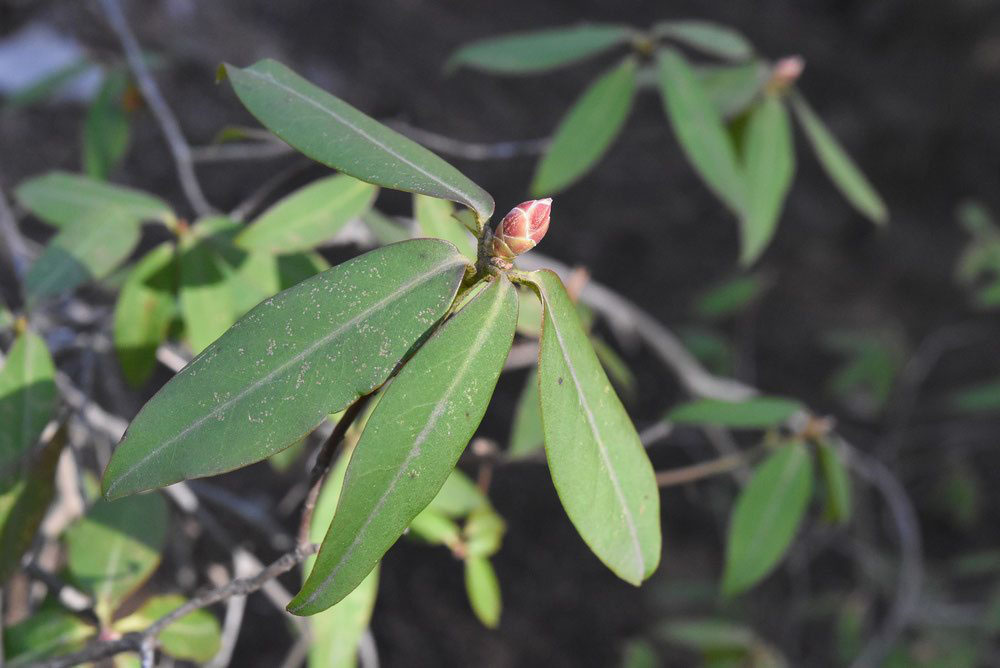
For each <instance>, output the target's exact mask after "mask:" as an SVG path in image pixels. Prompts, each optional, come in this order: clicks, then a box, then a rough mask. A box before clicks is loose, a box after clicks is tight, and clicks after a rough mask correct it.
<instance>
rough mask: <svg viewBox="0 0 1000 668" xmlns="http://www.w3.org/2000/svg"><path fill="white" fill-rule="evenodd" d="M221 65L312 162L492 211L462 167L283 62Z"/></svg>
mask: <svg viewBox="0 0 1000 668" xmlns="http://www.w3.org/2000/svg"><path fill="white" fill-rule="evenodd" d="M224 67H225V70H226V74H228V76H229V79H230V81H232V84H233V89H234V90H235V91H236V94H237V95H238V96H239V98H240V100H241V101H242V102H243V104H244V105H245V106H246V108H247V109H248V110H249V111H250V113H251V114H253V115H254V116H255V117H256V118H257V120H259V121H260V122H261V123H262V124H263V125H264V126H265V127H266V128H267V129H268V130H270V131H271V132H273V133H274V134H276V135H277V136H278V137H280V138H281V139H283V140H285V141H286V142H288V143H289V144H291V145H292V146H293V147H294V148H296V149H298V150H299V151H301V152H302V153H304V154H305V155H307V156H309V157H310V158H312V159H313V160H316V161H317V162H321V163H323V164H324V165H326V166H328V167H332V168H334V169H337V170H340V171H341V172H344V173H345V174H349V175H351V176H353V177H355V178H357V179H361V180H362V181H367V182H368V183H374V184H375V185H379V186H383V187H386V188H392V189H393V190H405V191H406V192H414V193H421V194H424V195H430V196H432V197H440V198H442V199H448V200H452V201H454V202H459V203H461V204H465V205H466V206H468V207H469V208H471V209H473V210H474V211H475V212H476V214H477V215H478V217H479V219H480V220H481V221H486V220H489V218H490V216H491V215H492V214H493V207H494V204H493V198H492V197H490V195H489V193H487V192H486V191H485V190H483V189H482V188H480V187H479V186H477V185H476V184H475V183H473V182H472V181H470V180H469V179H468V178H467V177H466V176H464V175H463V174H462V173H461V172H459V171H458V170H457V169H455V168H454V167H452V166H451V165H449V164H448V163H447V162H445V161H444V160H442V159H441V158H439V157H438V156H436V155H434V154H433V153H431V152H430V151H428V150H427V149H425V148H424V147H423V146H420V145H419V144H417V143H416V142H414V141H412V140H410V139H408V138H406V137H404V136H403V135H401V134H399V133H398V132H396V131H395V130H391V129H389V128H387V127H386V126H384V125H382V124H381V123H379V122H378V121H376V120H375V119H373V118H370V117H369V116H366V115H365V114H363V113H361V112H360V111H358V110H357V109H355V108H354V107H352V106H351V105H349V104H347V103H346V102H344V101H343V100H340V99H338V98H336V97H334V96H333V95H330V94H329V93H327V92H326V91H324V90H322V89H321V88H318V87H316V86H314V85H313V84H311V83H309V82H308V81H306V80H305V79H303V78H302V77H300V76H299V75H298V74H296V73H295V72H293V71H292V70H290V69H288V68H287V67H285V66H284V65H282V64H281V63H279V62H277V61H274V60H261V61H259V62H257V63H256V64H255V65H253V66H251V67H247V68H239V67H233V66H232V65H225V66H224Z"/></svg>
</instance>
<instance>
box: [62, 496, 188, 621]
mask: <svg viewBox="0 0 1000 668" xmlns="http://www.w3.org/2000/svg"><path fill="white" fill-rule="evenodd" d="M167 519H168V517H167V504H166V502H165V501H164V500H163V497H162V496H161V495H159V494H144V495H142V496H137V497H135V498H134V499H129V500H128V501H103V500H98V501H97V503H95V504H94V505H93V506H92V507H91V508H90V510H89V511H88V512H87V514H86V515H85V516H84V517H83V518H82V519H81V520H79V521H78V522H77V523H76V524H74V525H73V526H72V527H70V528H69V530H68V531H67V532H66V552H67V566H68V568H69V573H70V575H71V576H72V579H73V581H74V582H75V583H76V584H77V585H78V586H79V587H80V589H82V590H83V591H84V592H86V593H88V594H90V595H92V596H93V597H94V612H96V613H97V616H98V618H100V620H101V621H102V623H104V624H108V623H110V622H111V619H112V616H113V615H114V612H115V610H117V609H118V606H119V605H120V604H121V603H122V601H124V600H125V599H126V598H128V596H129V595H130V594H132V592H134V591H135V590H136V589H138V588H139V587H140V586H141V585H142V583H144V582H145V581H146V580H147V579H148V578H149V576H150V575H152V574H153V571H155V570H156V567H157V566H158V565H159V563H160V552H161V551H162V550H163V546H164V543H165V542H166V537H167Z"/></svg>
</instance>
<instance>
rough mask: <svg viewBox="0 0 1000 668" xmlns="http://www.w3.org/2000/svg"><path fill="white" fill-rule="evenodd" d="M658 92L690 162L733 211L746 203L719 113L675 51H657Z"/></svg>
mask: <svg viewBox="0 0 1000 668" xmlns="http://www.w3.org/2000/svg"><path fill="white" fill-rule="evenodd" d="M657 60H658V62H659V78H660V81H659V83H660V92H661V94H662V96H663V103H664V108H665V109H666V111H667V116H668V117H669V119H670V124H671V126H673V129H674V134H675V135H676V136H677V141H678V143H680V145H681V148H683V149H684V153H685V154H686V155H687V158H688V160H689V161H690V162H691V166H692V167H694V169H695V171H697V172H698V174H699V175H700V176H701V178H702V179H703V180H704V181H705V183H706V184H707V185H708V187H709V188H711V189H712V190H713V191H714V192H715V194H716V195H718V196H719V197H720V198H721V199H722V201H723V202H725V203H726V205H727V206H728V207H729V208H730V209H731V210H732V211H733V212H734V213H736V214H740V213H741V212H742V211H743V208H744V206H745V203H746V184H745V182H744V179H743V173H742V170H741V169H740V166H739V163H738V162H737V160H736V151H735V149H734V148H733V143H732V141H731V140H730V138H729V133H728V132H727V131H726V127H725V125H723V123H722V116H721V115H720V114H719V111H718V109H716V107H715V105H714V104H712V100H711V99H710V98H709V97H708V94H707V93H706V92H705V89H704V88H703V87H702V85H701V82H700V81H698V77H697V75H696V74H695V73H694V71H693V70H692V69H691V66H690V65H689V64H688V63H687V61H686V60H685V59H684V56H682V55H681V54H680V53H679V52H678V51H676V50H674V49H661V50H660V51H659V52H658V56H657Z"/></svg>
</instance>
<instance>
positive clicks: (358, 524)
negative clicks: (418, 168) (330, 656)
mask: <svg viewBox="0 0 1000 668" xmlns="http://www.w3.org/2000/svg"><path fill="white" fill-rule="evenodd" d="M516 322H517V296H516V293H515V291H514V287H513V286H512V285H511V284H510V282H509V281H508V280H507V279H506V278H504V277H500V278H498V279H496V280H494V281H492V282H491V284H490V285H489V287H487V288H486V289H485V290H483V291H482V292H480V293H479V295H478V296H477V297H476V298H475V299H473V300H472V301H471V302H469V303H468V304H467V305H466V306H465V307H464V308H463V309H461V310H460V311H459V312H458V313H457V314H456V315H455V316H453V317H452V318H451V319H450V320H448V321H447V322H446V323H445V324H444V325H443V326H442V327H441V328H440V329H439V330H438V331H437V332H436V333H435V334H434V335H433V336H432V337H431V338H430V339H429V340H428V341H427V343H425V344H424V345H423V346H422V347H421V348H420V349H419V350H418V351H417V353H416V354H415V355H414V356H413V359H411V360H410V361H409V362H408V363H407V364H406V366H404V367H403V370H402V371H401V372H400V373H399V375H398V376H397V377H396V378H395V379H394V380H393V382H392V384H391V385H389V388H388V389H387V390H386V392H385V395H384V396H383V397H382V399H381V401H379V404H378V406H377V407H376V408H375V411H374V412H373V413H372V416H371V418H370V419H369V421H368V424H367V426H366V427H365V431H364V433H363V434H362V435H361V439H360V441H359V442H358V445H357V447H356V449H355V451H354V454H353V456H352V457H351V463H350V464H349V465H348V468H347V475H346V478H345V481H344V491H343V493H342V495H341V498H340V502H339V504H338V507H337V514H336V515H335V516H334V519H333V523H332V524H331V525H330V529H329V531H328V532H327V535H326V538H325V539H324V541H323V545H322V547H321V548H320V552H319V556H318V558H317V561H316V566H315V567H314V568H313V571H312V572H311V573H310V574H309V579H308V580H307V581H306V583H305V584H304V585H303V587H302V590H301V591H300V592H299V593H298V595H297V596H296V597H295V598H294V599H293V600H292V602H291V603H289V605H288V609H289V610H290V611H291V612H292V613H293V614H300V615H301V614H313V613H316V612H319V611H321V610H325V609H326V608H328V607H330V606H331V605H334V604H335V603H337V602H338V601H340V600H341V599H343V598H344V596H346V595H347V594H348V593H350V592H351V591H352V590H353V589H354V588H355V587H356V586H358V584H359V583H360V582H361V581H362V580H363V579H364V578H365V576H367V575H368V573H369V572H371V570H372V568H373V567H374V566H375V564H377V563H378V561H379V560H380V559H381V558H382V555H383V554H385V552H386V550H388V549H389V548H390V547H391V546H392V544H393V543H395V542H396V540H397V539H398V538H399V536H400V535H402V533H403V531H404V530H405V529H406V527H407V525H408V524H409V523H410V521H411V520H412V519H413V518H414V517H416V515H417V514H418V513H419V512H420V511H421V510H423V509H424V508H425V507H426V506H427V505H428V504H429V503H430V502H431V501H432V500H433V499H434V497H435V495H436V494H437V493H438V491H440V489H441V487H442V486H443V485H444V483H445V481H446V480H447V478H448V476H449V474H450V473H451V471H452V469H453V468H454V467H455V463H456V462H457V461H458V457H459V455H461V453H462V450H463V449H464V448H465V446H466V444H467V443H468V442H469V439H470V438H471V437H472V435H473V433H475V430H476V428H477V427H478V426H479V423H480V421H481V420H482V418H483V414H484V413H485V412H486V406H487V404H488V403H489V400H490V397H491V396H492V394H493V389H494V387H495V386H496V382H497V379H498V377H499V375H500V371H501V369H502V368H503V363H504V361H505V360H506V358H507V352H508V351H509V350H510V345H511V343H512V341H513V338H514V326H515V324H516Z"/></svg>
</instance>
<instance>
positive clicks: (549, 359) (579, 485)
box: [530, 270, 660, 585]
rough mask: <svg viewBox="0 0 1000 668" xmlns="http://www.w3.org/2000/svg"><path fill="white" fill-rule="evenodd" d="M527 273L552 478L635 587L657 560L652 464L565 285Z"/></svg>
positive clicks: (594, 541) (580, 527)
mask: <svg viewBox="0 0 1000 668" xmlns="http://www.w3.org/2000/svg"><path fill="white" fill-rule="evenodd" d="M530 277H531V281H532V283H533V284H534V286H535V287H536V289H537V290H538V292H539V295H540V296H541V299H542V302H543V305H544V311H545V319H544V322H543V325H542V340H541V349H540V352H539V395H540V398H541V409H542V425H543V427H544V432H545V452H546V455H547V457H548V462H549V470H550V472H551V474H552V481H553V482H554V483H555V487H556V491H557V492H558V493H559V499H560V501H561V502H562V505H563V508H565V509H566V514H567V515H569V518H570V520H571V521H572V522H573V525H574V526H575V527H576V530H577V531H578V532H579V533H580V535H581V537H582V538H583V540H584V542H586V543H587V545H588V546H589V547H590V549H591V550H593V552H594V554H596V555H597V557H598V558H599V559H600V560H601V561H602V562H604V564H605V565H606V566H607V567H608V568H610V569H611V570H612V571H613V572H614V573H615V574H616V575H617V576H618V577H620V578H622V579H623V580H625V581H627V582H630V583H632V584H634V585H639V584H640V583H641V582H642V581H643V580H644V579H645V578H646V577H648V576H649V575H650V574H651V573H652V572H653V571H654V570H656V567H657V565H658V564H659V561H660V499H659V490H658V489H657V487H656V480H655V477H654V475H653V467H652V465H651V464H650V463H649V458H648V457H647V456H646V451H645V450H644V449H643V447H642V443H640V442H639V436H638V434H637V433H636V431H635V427H634V426H633V425H632V421H631V420H630V419H629V417H628V414H627V413H626V412H625V409H624V408H623V407H622V404H621V401H619V399H618V397H617V395H615V392H614V390H613V389H612V387H611V383H610V382H609V381H608V377H607V376H606V375H605V373H604V370H603V369H602V368H601V364H600V362H599V361H598V359H597V356H596V355H595V354H594V350H593V348H591V347H590V341H589V340H588V338H587V334H586V332H585V331H584V330H583V328H582V327H581V325H580V319H579V316H578V315H577V311H576V307H575V305H574V304H573V302H572V301H571V300H570V298H569V295H568V294H567V293H566V288H565V287H563V284H562V282H561V281H560V280H559V278H558V277H557V276H556V275H555V274H554V273H552V272H551V271H547V270H543V271H536V272H532V273H531V274H530Z"/></svg>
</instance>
